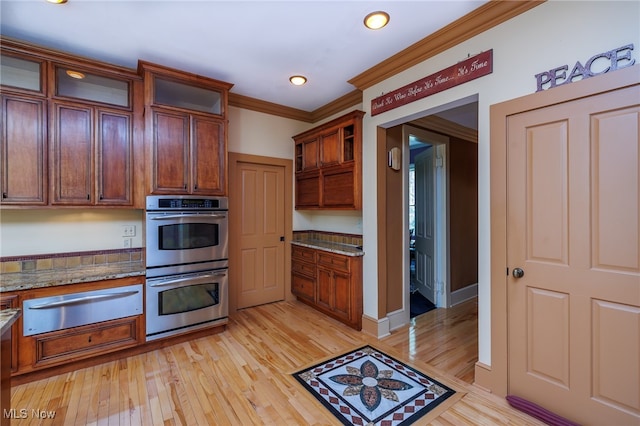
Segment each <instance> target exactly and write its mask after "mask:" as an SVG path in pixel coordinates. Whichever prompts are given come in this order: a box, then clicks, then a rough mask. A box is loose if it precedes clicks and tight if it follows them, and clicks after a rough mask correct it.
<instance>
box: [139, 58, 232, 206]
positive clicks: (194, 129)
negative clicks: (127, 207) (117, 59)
mask: <svg viewBox="0 0 640 426" xmlns="http://www.w3.org/2000/svg"><path fill="white" fill-rule="evenodd" d="M138 68H139V71H140V74H141V75H142V76H143V79H144V84H145V95H144V97H145V120H146V122H145V133H146V145H147V158H148V162H147V163H146V170H147V182H148V184H149V186H148V192H149V193H150V194H201V195H223V196H224V195H227V181H228V179H227V178H228V172H227V99H228V92H229V90H230V89H231V87H232V86H233V85H232V84H230V83H225V82H223V81H219V80H214V79H211V78H207V77H203V76H199V75H195V74H191V73H188V72H183V71H180V70H175V69H172V68H168V67H164V66H162V65H157V64H152V63H149V62H144V61H140V62H139V66H138Z"/></svg>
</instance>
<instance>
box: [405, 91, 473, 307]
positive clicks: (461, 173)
mask: <svg viewBox="0 0 640 426" xmlns="http://www.w3.org/2000/svg"><path fill="white" fill-rule="evenodd" d="M440 109H442V110H441V111H440ZM477 120H478V112H477V102H476V100H475V99H465V100H460V101H458V102H454V103H453V104H451V105H450V107H449V108H448V109H447V108H446V107H441V108H438V110H437V111H435V112H434V113H432V114H427V115H425V116H424V117H419V118H412V119H411V120H410V121H408V122H406V123H404V124H403V139H404V146H403V152H404V155H403V157H404V158H405V159H406V161H405V164H404V165H403V166H404V168H405V175H406V176H407V177H406V180H407V184H406V185H404V187H405V191H406V192H407V195H406V197H405V199H406V200H407V203H406V205H407V214H406V224H405V226H404V227H403V228H404V230H405V232H406V233H407V236H406V244H405V247H406V250H405V252H406V254H405V259H406V261H405V265H406V273H405V283H406V284H405V286H404V297H405V301H406V303H405V306H407V307H409V310H411V300H412V297H411V295H412V291H418V292H419V293H420V294H422V295H424V296H425V298H426V299H428V300H430V301H432V302H433V303H434V304H435V306H437V307H442V308H447V307H451V306H454V305H457V304H459V303H462V302H464V301H466V300H469V299H472V298H474V297H476V296H477V282H478V204H477V203H478V149H477ZM429 147H430V148H429ZM430 151H431V152H432V154H421V152H422V153H428V152H430ZM421 156H424V157H425V158H427V159H428V160H427V161H426V167H425V165H420V158H421ZM416 160H417V161H416ZM421 174H423V175H425V174H426V176H427V179H426V180H425V179H424V177H420V175H421ZM412 185H413V186H412ZM418 186H421V187H422V188H423V189H418ZM412 191H413V197H412V194H411V192H412ZM421 199H422V201H421ZM420 210H421V212H419V211H420ZM421 227H422V228H423V229H422V230H421V229H420V228H421ZM421 234H424V235H421ZM424 242H426V243H427V247H426V248H421V247H420V245H421V244H424ZM431 247H433V249H432V248H431ZM431 250H433V251H432V252H431ZM423 277H424V278H423ZM425 281H426V282H425Z"/></svg>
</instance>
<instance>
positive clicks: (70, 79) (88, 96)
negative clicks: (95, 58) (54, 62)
mask: <svg viewBox="0 0 640 426" xmlns="http://www.w3.org/2000/svg"><path fill="white" fill-rule="evenodd" d="M55 74H56V90H55V95H56V97H65V98H73V99H79V100H85V101H90V102H99V103H103V104H109V105H115V106H118V107H123V108H127V109H130V108H131V96H130V92H131V90H130V82H129V81H128V80H119V79H116V78H110V77H104V76H101V75H97V74H92V73H89V72H86V71H84V70H82V69H76V68H73V67H66V66H56V72H55Z"/></svg>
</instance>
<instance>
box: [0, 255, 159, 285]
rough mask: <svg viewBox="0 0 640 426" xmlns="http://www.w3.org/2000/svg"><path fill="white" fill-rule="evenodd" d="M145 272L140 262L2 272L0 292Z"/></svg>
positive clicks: (121, 276) (84, 281)
mask: <svg viewBox="0 0 640 426" xmlns="http://www.w3.org/2000/svg"><path fill="white" fill-rule="evenodd" d="M145 273H146V270H145V266H144V263H142V262H132V263H125V264H113V265H104V266H95V265H92V266H86V267H77V268H70V269H62V270H60V269H56V270H43V271H33V272H17V273H10V274H2V277H0V292H9V291H20V290H31V289H36V288H45V287H55V286H61V285H69V284H78V283H87V282H92V281H104V280H112V279H117V278H128V277H136V276H143V275H145Z"/></svg>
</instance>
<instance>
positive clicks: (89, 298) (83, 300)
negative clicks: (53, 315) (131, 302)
mask: <svg viewBox="0 0 640 426" xmlns="http://www.w3.org/2000/svg"><path fill="white" fill-rule="evenodd" d="M137 293H138V291H137V290H131V291H121V292H119V293H108V294H96V295H93V296H81V297H76V298H73V299H67V300H60V301H58V302H48V303H43V304H40V305H33V306H29V309H52V308H59V307H63V306H69V305H78V304H81V303H87V302H97V301H100V300H108V299H117V298H120V297H127V296H132V295H134V294H137Z"/></svg>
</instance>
